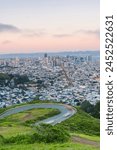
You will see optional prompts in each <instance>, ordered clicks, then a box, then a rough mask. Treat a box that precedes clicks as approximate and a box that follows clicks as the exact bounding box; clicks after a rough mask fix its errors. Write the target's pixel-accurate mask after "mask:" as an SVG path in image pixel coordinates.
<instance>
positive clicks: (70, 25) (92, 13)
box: [0, 0, 99, 54]
mask: <svg viewBox="0 0 117 150" xmlns="http://www.w3.org/2000/svg"><path fill="white" fill-rule="evenodd" d="M0 4H1V5H0V54H2V53H32V52H43V51H46V52H49V51H51V52H56V51H78V50H80V51H82V50H83V51H85V50H99V2H98V0H89V1H85V0H82V1H80V0H59V1H58V0H20V1H16V0H10V1H9V0H0Z"/></svg>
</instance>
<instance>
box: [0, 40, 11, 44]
mask: <svg viewBox="0 0 117 150" xmlns="http://www.w3.org/2000/svg"><path fill="white" fill-rule="evenodd" d="M11 42H12V41H10V40H5V41H3V42H2V44H4V45H6V44H9V43H11Z"/></svg>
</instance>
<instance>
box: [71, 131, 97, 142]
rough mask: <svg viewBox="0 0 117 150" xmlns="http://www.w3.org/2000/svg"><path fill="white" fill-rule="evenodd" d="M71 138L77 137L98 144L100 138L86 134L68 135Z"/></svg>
mask: <svg viewBox="0 0 117 150" xmlns="http://www.w3.org/2000/svg"><path fill="white" fill-rule="evenodd" d="M70 135H71V136H79V137H81V138H84V139H87V140H91V141H96V142H100V137H99V136H96V135H86V134H79V133H70Z"/></svg>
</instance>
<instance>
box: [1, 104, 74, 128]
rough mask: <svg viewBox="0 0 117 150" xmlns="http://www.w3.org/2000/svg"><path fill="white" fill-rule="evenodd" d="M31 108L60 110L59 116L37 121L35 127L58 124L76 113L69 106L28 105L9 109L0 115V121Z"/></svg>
mask: <svg viewBox="0 0 117 150" xmlns="http://www.w3.org/2000/svg"><path fill="white" fill-rule="evenodd" d="M33 108H55V109H59V110H60V112H61V113H60V114H58V115H56V116H53V117H50V118H48V119H44V120H42V121H38V122H36V123H35V125H38V124H40V123H47V124H52V125H55V124H57V123H60V122H62V121H64V120H66V119H68V118H70V117H71V116H73V115H74V114H75V113H76V110H75V108H73V107H72V106H69V105H64V104H44V103H43V104H28V105H24V106H19V107H16V108H12V109H9V110H7V111H5V112H4V113H2V114H0V119H3V118H4V117H7V116H10V115H12V114H16V113H19V112H23V111H26V110H30V109H33Z"/></svg>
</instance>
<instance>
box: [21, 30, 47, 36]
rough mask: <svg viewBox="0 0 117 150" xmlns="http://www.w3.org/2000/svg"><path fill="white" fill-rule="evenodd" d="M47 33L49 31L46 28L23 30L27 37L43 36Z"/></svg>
mask: <svg viewBox="0 0 117 150" xmlns="http://www.w3.org/2000/svg"><path fill="white" fill-rule="evenodd" d="M46 34H47V32H46V30H45V29H39V30H24V31H23V36H25V37H43V36H44V35H46Z"/></svg>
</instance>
